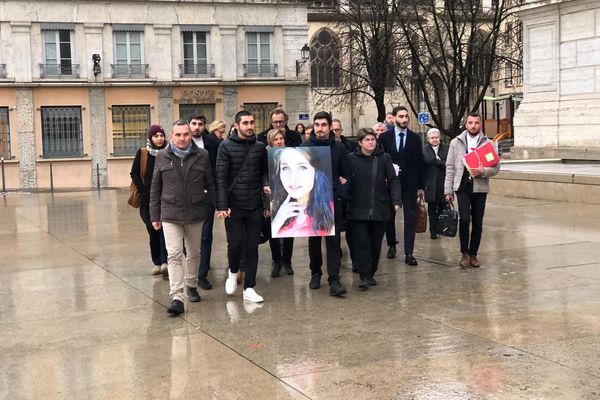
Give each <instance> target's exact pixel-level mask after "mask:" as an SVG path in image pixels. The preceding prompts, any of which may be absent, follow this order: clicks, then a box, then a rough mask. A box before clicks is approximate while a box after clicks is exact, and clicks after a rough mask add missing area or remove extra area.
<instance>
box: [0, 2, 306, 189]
mask: <svg viewBox="0 0 600 400" xmlns="http://www.w3.org/2000/svg"><path fill="white" fill-rule="evenodd" d="M306 16H307V9H306V2H303V1H289V0H287V1H283V0H247V1H243V2H241V1H208V0H195V1H192V0H189V1H186V2H181V1H175V0H162V1H158V0H147V1H144V2H140V1H134V0H131V1H128V0H125V1H112V2H89V1H44V0H42V1H36V2H23V1H3V2H2V7H0V156H1V157H3V158H4V171H5V177H4V178H5V182H6V187H7V188H8V189H19V188H21V189H36V188H38V189H43V188H48V187H50V185H51V183H52V184H53V186H54V187H57V188H60V187H69V188H71V187H80V188H88V187H95V186H96V185H97V184H99V185H100V186H101V187H109V186H110V187H122V186H127V185H128V184H129V181H130V178H129V170H130V166H131V162H132V157H133V155H134V154H135V151H136V150H137V148H139V147H140V146H142V145H143V144H144V143H145V131H146V129H147V128H148V126H149V125H151V124H161V125H162V126H163V127H165V129H166V130H167V129H168V128H169V127H170V125H171V123H172V122H173V121H174V120H176V119H179V118H187V117H189V116H190V115H192V114H203V115H205V116H206V117H207V119H208V120H209V122H210V121H212V120H214V119H223V120H225V121H226V122H227V123H228V124H231V123H232V122H233V116H234V115H235V113H236V112H237V111H239V110H241V109H247V110H250V111H252V112H253V113H254V114H255V118H256V120H257V130H258V129H261V128H266V127H267V125H268V117H269V114H270V112H271V111H272V110H273V109H274V108H275V107H283V108H285V109H286V111H287V112H288V113H289V115H290V124H293V123H294V122H296V121H295V120H296V119H297V118H298V116H299V114H303V113H306V112H308V102H307V96H308V75H307V69H306V68H304V69H302V70H301V71H300V73H299V74H296V60H297V59H298V58H300V50H301V48H302V47H303V46H304V45H305V44H306V43H307V42H308V36H307V34H308V24H307V17H306ZM94 57H95V58H96V62H94V61H93V58H94ZM98 57H99V58H100V60H99V61H98ZM51 175H52V182H51V181H50V180H51Z"/></svg>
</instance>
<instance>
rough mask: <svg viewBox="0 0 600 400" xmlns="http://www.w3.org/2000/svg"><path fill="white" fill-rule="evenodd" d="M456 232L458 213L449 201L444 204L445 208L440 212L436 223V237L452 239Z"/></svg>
mask: <svg viewBox="0 0 600 400" xmlns="http://www.w3.org/2000/svg"><path fill="white" fill-rule="evenodd" d="M457 231H458V211H456V210H455V209H454V204H453V203H452V202H451V201H450V202H447V203H446V208H445V209H443V210H442V212H441V213H440V215H439V217H438V221H437V233H438V235H442V236H448V237H454V236H456V232H457Z"/></svg>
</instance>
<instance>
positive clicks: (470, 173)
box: [444, 113, 500, 268]
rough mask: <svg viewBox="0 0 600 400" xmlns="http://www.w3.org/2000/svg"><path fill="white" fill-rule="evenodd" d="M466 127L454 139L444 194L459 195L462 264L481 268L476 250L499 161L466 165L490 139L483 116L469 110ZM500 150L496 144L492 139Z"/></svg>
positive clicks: (495, 148) (451, 199) (451, 198)
mask: <svg viewBox="0 0 600 400" xmlns="http://www.w3.org/2000/svg"><path fill="white" fill-rule="evenodd" d="M465 127H466V128H467V129H466V130H465V131H464V132H462V133H461V134H460V135H458V136H457V137H455V138H454V139H452V141H451V142H450V148H449V149H448V158H447V159H446V180H445V182H444V194H445V195H446V201H453V200H454V193H456V197H457V198H458V213H459V215H460V223H459V226H458V228H459V236H460V252H461V253H462V258H461V260H460V267H461V268H467V267H469V266H471V267H473V268H479V267H480V266H481V265H480V264H479V260H478V259H477V251H478V250H479V244H480V243H481V233H482V229H483V228H482V227H483V214H484V212H485V201H486V199H487V193H488V191H489V178H490V176H494V175H496V174H498V172H499V171H500V163H498V164H496V165H495V166H493V167H483V166H481V164H480V165H479V167H477V168H466V167H465V165H464V164H463V159H464V157H465V155H466V154H468V153H470V152H472V151H473V150H474V149H476V148H478V147H480V146H482V145H484V144H485V143H486V142H489V141H490V139H488V137H487V136H485V135H484V134H483V132H482V131H481V116H480V115H479V114H477V113H470V114H469V116H468V117H467V122H466V124H465ZM493 145H494V150H495V151H496V152H497V151H498V149H497V145H496V143H493ZM471 223H472V226H473V228H472V231H471V235H470V238H469V226H470V225H471Z"/></svg>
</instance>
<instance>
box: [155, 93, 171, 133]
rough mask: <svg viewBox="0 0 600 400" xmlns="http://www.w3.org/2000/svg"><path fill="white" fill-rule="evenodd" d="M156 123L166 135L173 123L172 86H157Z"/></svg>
mask: <svg viewBox="0 0 600 400" xmlns="http://www.w3.org/2000/svg"><path fill="white" fill-rule="evenodd" d="M157 90H158V124H159V125H160V126H162V127H163V129H164V130H165V133H166V134H167V135H168V134H169V132H171V124H173V88H172V87H171V86H159V87H158V89H157Z"/></svg>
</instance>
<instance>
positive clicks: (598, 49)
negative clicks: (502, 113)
mask: <svg viewBox="0 0 600 400" xmlns="http://www.w3.org/2000/svg"><path fill="white" fill-rule="evenodd" d="M519 17H520V18H521V19H522V21H523V29H524V69H525V78H524V96H523V102H522V103H521V105H520V107H519V109H518V110H517V113H516V115H515V122H514V123H515V147H514V149H513V152H514V153H515V154H516V155H517V156H518V157H522V158H540V157H558V158H562V159H590V160H600V2H598V1H597V0H570V1H569V0H562V1H561V0H552V1H550V0H543V1H539V0H537V1H531V0H530V1H527V2H526V3H525V5H524V6H523V7H522V8H521V10H520V11H519Z"/></svg>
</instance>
